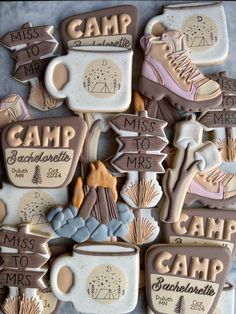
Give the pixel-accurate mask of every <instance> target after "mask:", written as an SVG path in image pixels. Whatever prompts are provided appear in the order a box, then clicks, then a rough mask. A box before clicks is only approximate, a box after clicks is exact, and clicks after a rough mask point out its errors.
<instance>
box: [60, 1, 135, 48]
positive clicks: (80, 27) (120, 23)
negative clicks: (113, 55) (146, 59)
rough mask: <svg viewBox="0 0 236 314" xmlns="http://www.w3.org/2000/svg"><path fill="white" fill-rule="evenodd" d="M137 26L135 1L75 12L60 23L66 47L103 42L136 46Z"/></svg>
mask: <svg viewBox="0 0 236 314" xmlns="http://www.w3.org/2000/svg"><path fill="white" fill-rule="evenodd" d="M137 29H138V10H137V9H136V7H134V6H131V5H122V6H117V7H113V8H107V9H101V10H97V11H94V12H88V13H83V14H78V15H74V16H71V17H68V18H66V19H65V20H64V21H63V22H62V23H61V26H60V32H61V38H62V42H63V44H64V46H65V47H66V48H71V47H74V46H100V45H102V46H117V47H123V48H128V49H132V48H133V47H134V44H135V38H136V34H137Z"/></svg>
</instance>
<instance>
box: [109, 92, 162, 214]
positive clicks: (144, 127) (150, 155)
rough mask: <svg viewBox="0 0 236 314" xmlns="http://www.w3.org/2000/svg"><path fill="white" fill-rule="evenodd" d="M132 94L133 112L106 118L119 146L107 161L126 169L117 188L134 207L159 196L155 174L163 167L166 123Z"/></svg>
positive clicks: (151, 204) (148, 205)
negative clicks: (134, 105) (150, 114)
mask: <svg viewBox="0 0 236 314" xmlns="http://www.w3.org/2000/svg"><path fill="white" fill-rule="evenodd" d="M135 95H136V100H135V102H136V106H137V108H136V109H137V110H136V114H135V115H132V114H121V115H116V116H114V117H113V118H112V119H111V120H110V124H111V126H112V128H113V129H114V130H115V131H116V133H118V134H119V137H118V138H117V142H118V143H119V149H118V152H117V154H116V155H115V156H114V158H113V159H112V161H111V163H112V165H113V167H115V168H116V169H117V170H118V171H119V172H121V173H123V172H126V173H127V176H128V177H127V182H126V183H125V185H124V186H123V188H122V190H121V196H122V198H123V199H124V200H125V202H126V203H127V204H129V205H130V206H131V207H134V208H151V207H154V206H155V205H156V204H157V203H158V202H159V200H160V198H161V196H162V189H161V187H160V184H159V182H158V181H157V176H156V175H157V173H163V172H164V171H165V170H164V168H163V167H162V165H161V163H162V161H163V160H164V159H165V157H166V154H163V153H161V151H162V150H163V148H164V147H165V146H166V145H167V143H168V140H167V138H166V135H165V133H164V128H165V126H166V124H167V123H166V122H165V121H162V120H158V119H154V118H149V117H148V115H147V111H145V110H143V101H142V98H139V97H140V95H139V94H138V93H136V94H135ZM137 98H138V99H137ZM139 100H140V104H141V108H138V101H139ZM139 109H140V110H139Z"/></svg>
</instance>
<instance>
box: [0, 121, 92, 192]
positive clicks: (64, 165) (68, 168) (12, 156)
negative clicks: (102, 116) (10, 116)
mask: <svg viewBox="0 0 236 314" xmlns="http://www.w3.org/2000/svg"><path fill="white" fill-rule="evenodd" d="M85 135H86V123H85V122H84V121H83V120H82V119H81V118H80V117H66V118H50V119H49V118H47V119H37V120H29V121H22V122H16V123H13V124H11V125H9V126H7V127H6V128H4V130H3V132H2V148H3V154H4V162H5V166H6V170H7V174H8V177H9V180H10V181H11V183H12V184H13V185H15V186H17V187H21V188H46V187H47V188H57V187H63V186H66V185H68V184H69V182H70V181H71V179H72V177H73V174H74V171H75V169H76V166H77V162H78V159H79V156H80V153H81V150H82V146H83V142H84V138H85Z"/></svg>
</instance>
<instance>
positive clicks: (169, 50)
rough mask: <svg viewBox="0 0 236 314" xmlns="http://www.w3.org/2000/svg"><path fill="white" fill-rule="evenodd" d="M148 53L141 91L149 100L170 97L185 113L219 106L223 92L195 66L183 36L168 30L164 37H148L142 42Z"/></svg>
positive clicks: (146, 53) (144, 64) (173, 103)
mask: <svg viewBox="0 0 236 314" xmlns="http://www.w3.org/2000/svg"><path fill="white" fill-rule="evenodd" d="M140 43H141V46H142V48H143V50H144V52H145V59H144V62H143V67H142V76H141V78H140V83H139V88H140V91H141V93H142V94H143V95H145V96H147V97H148V98H150V99H154V100H161V99H162V98H164V97H165V98H167V99H168V100H169V101H170V102H171V103H172V105H173V106H175V107H177V108H178V109H182V110H185V111H194V112H198V111H204V110H207V109H209V108H215V107H218V106H219V105H220V104H221V102H222V93H221V89H220V86H219V85H218V83H217V82H215V81H212V80H210V79H208V78H206V77H205V76H204V75H203V74H202V73H201V72H200V71H199V70H198V68H197V67H196V66H195V65H194V64H192V61H191V59H190V57H189V52H188V48H187V44H186V42H185V38H184V35H183V34H182V33H180V32H179V31H168V32H166V33H163V34H162V36H161V37H155V36H150V35H146V36H143V37H142V38H141V40H140Z"/></svg>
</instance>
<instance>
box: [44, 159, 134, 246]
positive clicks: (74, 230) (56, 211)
mask: <svg viewBox="0 0 236 314" xmlns="http://www.w3.org/2000/svg"><path fill="white" fill-rule="evenodd" d="M117 197H118V195H117V191H116V178H115V177H113V176H112V175H111V174H109V173H108V171H107V169H106V168H105V166H104V165H103V163H102V162H101V161H98V162H95V163H93V164H91V171H90V173H89V175H88V177H87V179H86V184H85V183H84V182H83V180H82V178H81V177H79V178H77V182H76V185H75V188H74V196H73V200H72V204H70V205H69V206H68V207H66V208H64V207H61V206H56V207H54V208H52V209H51V211H50V212H49V213H48V215H47V218H48V221H49V222H50V223H51V226H52V228H53V230H54V231H55V232H56V233H57V235H59V236H61V237H65V238H72V239H73V240H74V241H76V242H79V243H81V242H85V241H87V240H89V239H91V240H93V241H107V240H109V239H110V240H112V239H113V237H122V236H124V235H125V234H126V233H127V231H128V226H127V225H128V224H129V223H130V222H131V221H132V220H133V214H132V212H131V211H130V210H129V207H128V206H127V205H126V204H123V203H117V204H116V201H117Z"/></svg>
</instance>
